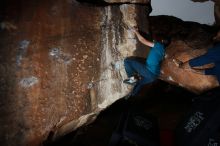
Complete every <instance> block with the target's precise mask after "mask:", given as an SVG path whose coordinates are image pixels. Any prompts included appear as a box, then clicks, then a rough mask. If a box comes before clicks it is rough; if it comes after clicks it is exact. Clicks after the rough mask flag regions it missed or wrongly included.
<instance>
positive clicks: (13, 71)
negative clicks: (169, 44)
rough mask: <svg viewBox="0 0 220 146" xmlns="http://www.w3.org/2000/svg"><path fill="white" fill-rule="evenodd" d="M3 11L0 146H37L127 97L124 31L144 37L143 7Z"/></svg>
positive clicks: (58, 1) (37, 4) (68, 5)
mask: <svg viewBox="0 0 220 146" xmlns="http://www.w3.org/2000/svg"><path fill="white" fill-rule="evenodd" d="M2 6H3V7H4V9H1V11H0V12H1V16H4V17H3V21H2V23H1V24H3V25H1V34H0V35H1V37H0V84H1V86H0V95H1V100H0V105H1V108H0V113H1V120H0V124H1V127H0V131H1V133H0V142H1V145H10V146H13V145H16V146H17V145H19V146H23V145H29V146H30V145H31V146H35V145H40V144H41V143H42V141H44V140H45V139H46V138H47V137H48V134H49V132H50V131H52V133H53V135H52V137H53V138H54V139H56V138H58V137H60V136H62V135H64V134H66V133H68V132H70V131H72V130H74V129H76V128H77V127H79V126H81V125H83V124H85V123H89V122H91V121H92V120H94V119H95V117H96V116H97V115H98V113H99V112H100V111H101V110H103V109H105V108H106V107H107V106H109V105H110V104H112V103H113V102H115V101H116V100H118V99H119V98H122V97H124V96H125V95H127V93H128V92H129V91H130V89H129V87H128V86H126V85H125V84H123V83H122V80H123V79H124V78H126V74H125V71H124V67H123V59H124V58H125V57H126V56H132V55H135V54H137V53H138V51H135V50H136V44H137V40H136V39H134V34H133V33H131V32H130V31H129V30H128V26H137V25H138V26H140V27H142V28H143V30H146V31H148V23H147V17H146V16H147V15H148V14H147V13H146V12H147V11H146V10H147V9H148V8H147V7H146V6H139V5H138V6H135V5H133V4H121V5H115V6H105V7H100V6H98V7H95V6H91V5H89V4H84V3H83V4H81V3H79V2H76V1H72V0H55V1H54V0H53V1H34V0H29V1H23V0H18V1H10V0H9V1H5V2H4V3H3V5H2ZM139 18H143V19H144V20H141V19H139ZM146 53H147V52H146V51H145V52H142V53H141V54H142V55H143V56H145V55H146Z"/></svg>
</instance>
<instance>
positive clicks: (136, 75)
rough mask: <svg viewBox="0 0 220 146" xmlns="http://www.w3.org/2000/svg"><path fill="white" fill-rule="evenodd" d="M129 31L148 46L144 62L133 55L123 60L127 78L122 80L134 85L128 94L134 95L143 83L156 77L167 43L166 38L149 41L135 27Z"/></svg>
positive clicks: (149, 81)
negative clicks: (148, 49)
mask: <svg viewBox="0 0 220 146" xmlns="http://www.w3.org/2000/svg"><path fill="white" fill-rule="evenodd" d="M131 31H132V32H133V33H134V34H135V35H136V36H137V38H138V40H139V41H140V42H141V43H143V44H144V45H146V46H148V47H150V51H149V54H148V57H147V58H146V60H145V62H141V61H140V60H139V59H137V58H134V57H128V58H125V60H124V66H125V71H126V73H127V76H128V78H127V79H125V80H124V81H123V82H124V83H126V84H130V85H134V88H133V91H132V92H131V93H130V94H129V97H130V96H136V95H137V94H138V92H139V91H140V89H141V88H142V87H143V85H145V84H148V83H151V82H153V81H155V80H156V79H157V77H158V76H159V74H160V65H161V61H162V60H163V59H164V55H165V46H166V45H168V43H169V41H168V39H167V40H166V41H165V40H162V41H161V42H159V41H154V42H151V41H149V40H147V39H145V38H144V37H143V36H142V35H141V34H140V33H139V31H138V29H136V28H131Z"/></svg>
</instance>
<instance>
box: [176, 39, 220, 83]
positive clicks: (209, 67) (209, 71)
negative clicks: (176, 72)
mask: <svg viewBox="0 0 220 146" xmlns="http://www.w3.org/2000/svg"><path fill="white" fill-rule="evenodd" d="M173 62H174V63H175V64H176V65H177V66H178V67H179V68H182V69H188V70H190V71H192V72H194V73H198V74H203V75H215V76H216V77H217V79H218V82H219V83H220V42H218V43H216V44H215V45H214V46H213V47H212V48H209V49H208V51H207V52H206V53H205V54H204V55H201V56H198V57H196V58H193V59H190V60H188V61H186V62H182V61H180V60H178V59H173Z"/></svg>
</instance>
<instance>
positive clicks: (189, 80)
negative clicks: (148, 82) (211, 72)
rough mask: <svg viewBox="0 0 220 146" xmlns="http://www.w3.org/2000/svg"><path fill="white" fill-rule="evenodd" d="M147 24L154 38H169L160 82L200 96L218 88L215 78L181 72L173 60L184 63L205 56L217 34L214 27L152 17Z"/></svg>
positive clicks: (187, 71) (175, 19)
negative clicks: (162, 81) (165, 82)
mask: <svg viewBox="0 0 220 146" xmlns="http://www.w3.org/2000/svg"><path fill="white" fill-rule="evenodd" d="M150 22H151V24H154V25H152V32H153V34H154V36H157V37H158V38H159V37H160V36H169V37H171V38H172V43H171V44H170V45H169V47H168V48H167V49H166V56H165V57H166V58H165V61H164V62H163V63H162V69H161V77H160V78H161V79H162V80H164V81H167V82H169V83H172V84H175V85H178V86H182V87H183V88H186V89H188V90H189V91H192V92H194V93H202V92H204V91H206V90H209V89H211V88H214V87H217V86H219V84H218V81H217V80H216V78H215V77H214V76H205V75H200V74H196V73H192V72H191V71H189V70H183V69H180V68H178V67H176V65H175V64H174V63H173V61H172V60H173V59H174V58H177V59H179V60H181V61H183V62H185V61H188V60H189V59H191V58H194V57H196V56H199V55H202V54H204V53H205V52H206V51H207V49H208V48H209V47H210V46H212V38H213V37H214V36H215V34H216V29H215V28H213V27H210V26H206V25H200V24H198V23H190V22H183V21H181V20H180V19H177V18H174V17H168V16H158V17H151V18H150ZM159 22H160V23H159ZM161 23H162V24H163V25H162V26H161V25H160V24H161Z"/></svg>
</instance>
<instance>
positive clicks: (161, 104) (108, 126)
mask: <svg viewBox="0 0 220 146" xmlns="http://www.w3.org/2000/svg"><path fill="white" fill-rule="evenodd" d="M146 90H147V91H149V92H147V93H146ZM194 97H196V95H194V94H192V93H190V92H188V91H186V90H184V89H182V88H178V87H175V86H173V85H170V84H167V83H165V82H163V81H160V80H158V81H156V82H154V83H153V84H151V85H147V86H145V87H144V88H143V89H142V91H141V93H140V95H139V96H138V97H132V98H129V99H128V100H125V99H121V100H119V101H117V102H115V103H114V104H112V105H111V106H110V107H109V108H107V109H106V110H105V111H103V112H101V114H100V115H99V116H98V117H97V119H96V120H95V121H94V122H93V123H92V124H89V125H87V126H85V127H82V128H79V129H78V130H76V131H74V132H72V133H70V134H68V135H66V136H65V137H63V138H61V139H59V140H58V141H56V142H49V141H47V142H45V146H59V145H65V146H70V145H74V146H107V145H108V144H109V142H110V139H111V137H112V134H113V133H114V132H115V131H116V130H117V127H118V123H119V121H120V119H121V117H122V114H123V113H124V112H125V113H127V111H128V110H129V111H138V112H139V113H141V114H146V116H147V117H149V115H151V116H153V117H154V118H155V119H156V121H157V125H158V130H157V132H158V135H161V134H162V135H167V134H168V135H169V134H170V135H173V132H174V130H175V127H176V125H177V124H178V123H179V122H180V119H181V117H182V116H183V115H184V113H185V112H187V111H188V110H189V109H190V107H191V104H192V99H193V98H194ZM157 142H159V136H158V141H157Z"/></svg>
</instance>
